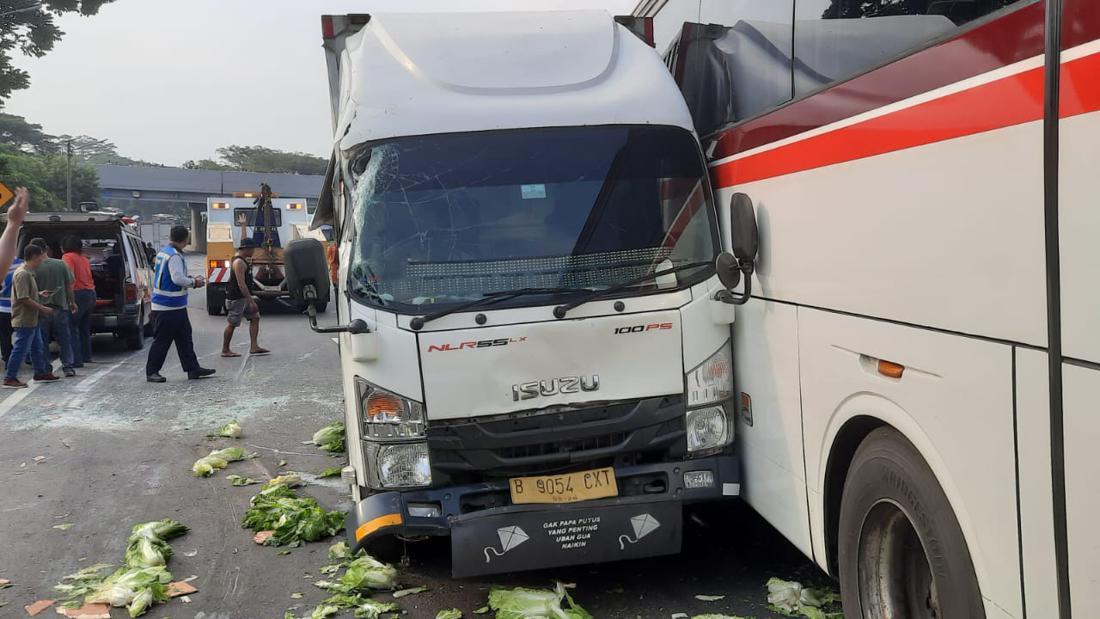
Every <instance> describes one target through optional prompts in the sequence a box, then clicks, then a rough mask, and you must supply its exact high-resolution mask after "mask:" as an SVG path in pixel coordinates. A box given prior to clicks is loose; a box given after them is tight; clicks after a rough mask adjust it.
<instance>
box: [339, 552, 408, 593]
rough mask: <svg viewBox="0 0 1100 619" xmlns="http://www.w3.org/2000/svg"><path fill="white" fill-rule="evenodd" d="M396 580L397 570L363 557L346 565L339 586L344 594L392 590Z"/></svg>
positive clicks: (371, 558)
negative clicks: (372, 590)
mask: <svg viewBox="0 0 1100 619" xmlns="http://www.w3.org/2000/svg"><path fill="white" fill-rule="evenodd" d="M396 579H397V570H396V569H394V567H393V566H392V565H387V564H385V563H382V562H381V561H379V560H377V559H375V558H374V557H372V556H370V555H364V556H362V557H359V558H357V559H355V560H354V561H352V562H351V563H349V564H348V569H347V571H346V572H344V575H343V576H341V577H340V585H341V586H342V587H343V589H344V591H345V592H352V591H366V590H368V589H393V587H394V583H395V581H396Z"/></svg>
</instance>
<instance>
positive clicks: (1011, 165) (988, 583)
mask: <svg viewBox="0 0 1100 619" xmlns="http://www.w3.org/2000/svg"><path fill="white" fill-rule="evenodd" d="M635 15H636V16H637V17H643V18H645V17H649V18H653V19H654V23H653V25H652V30H653V31H654V32H655V33H656V35H657V37H658V39H659V40H658V41H657V47H658V49H659V50H667V51H666V53H665V54H664V56H665V59H666V64H667V65H668V66H669V68H670V69H671V70H672V71H673V73H674V75H675V77H676V78H677V81H678V83H679V84H680V86H681V89H682V91H683V93H684V95H685V99H686V100H687V102H688V105H689V108H690V109H691V112H692V115H693V119H694V123H695V127H696V130H697V131H698V133H699V134H700V136H701V141H702V145H703V148H704V151H705V152H706V153H707V155H708V159H709V161H710V169H711V178H712V181H713V185H714V188H715V194H716V200H717V201H718V203H719V204H720V205H721V204H726V203H729V202H730V200H731V199H733V198H732V197H733V196H735V195H737V194H741V195H743V196H747V197H748V198H749V199H751V200H752V201H753V202H754V204H755V209H756V216H757V218H758V222H759V230H760V257H759V260H758V264H757V270H756V275H755V277H754V278H753V280H754V281H753V299H752V300H751V301H749V303H748V304H747V305H745V306H744V307H742V308H739V310H738V315H737V321H736V322H735V328H734V331H735V336H734V350H735V359H734V365H735V368H736V369H735V384H736V389H737V390H738V392H739V398H740V400H739V401H740V415H739V417H740V419H739V423H738V428H737V435H738V439H739V441H740V445H741V448H742V450H743V451H742V456H743V458H742V465H743V477H744V484H743V489H742V496H743V497H744V499H745V500H746V501H747V502H748V503H749V504H750V505H751V506H752V507H753V508H755V509H756V510H757V511H758V512H759V513H760V514H762V515H763V516H764V517H765V518H766V519H768V520H769V521H770V522H771V523H772V524H773V525H774V526H775V527H776V528H777V529H778V530H779V531H781V532H782V533H783V534H784V535H785V536H786V537H787V538H789V539H790V540H791V542H792V543H794V544H795V545H796V546H797V547H798V548H800V549H801V550H802V551H803V552H804V553H805V554H806V555H807V556H809V557H811V558H812V559H813V560H814V561H815V562H816V563H817V564H818V565H820V567H821V568H822V569H824V570H826V571H827V572H829V573H830V574H833V575H837V576H839V579H840V582H841V588H842V593H843V597H844V606H845V616H846V617H947V618H954V617H967V618H973V617H1017V618H1022V617H1031V618H1033V619H1046V618H1050V617H1062V618H1066V617H1070V616H1071V614H1072V615H1075V616H1077V617H1096V616H1098V614H1100V586H1098V584H1100V583H1098V582H1097V581H1098V579H1100V529H1098V528H1097V527H1096V526H1095V522H1096V514H1097V513H1098V512H1100V492H1098V491H1097V489H1096V487H1095V486H1093V485H1092V484H1093V482H1094V481H1095V480H1096V477H1097V473H1098V472H1100V466H1098V465H1097V462H1096V460H1095V458H1094V454H1093V451H1094V450H1095V449H1096V447H1097V445H1098V444H1100V410H1098V409H1100V405H1098V402H1100V327H1098V326H1097V323H1096V322H1095V321H1096V320H1097V319H1098V318H1100V286H1098V284H1097V277H1096V273H1097V271H1096V265H1097V264H1098V263H1100V243H1098V242H1097V239H1098V238H1100V167H1098V162H1100V3H1098V2H1096V1H1095V0H1047V1H1038V0H1030V1H1029V0H1018V1H1017V0H970V1H962V0H958V1H945V0H740V1H738V0H726V1H721V2H720V1H718V0H701V1H700V0H682V1H678V0H669V1H667V2H662V1H661V0H657V1H649V2H644V3H642V4H641V5H639V7H638V8H637V10H636V11H635ZM685 22H687V23H685ZM739 199H743V198H739ZM723 236H724V238H728V235H723Z"/></svg>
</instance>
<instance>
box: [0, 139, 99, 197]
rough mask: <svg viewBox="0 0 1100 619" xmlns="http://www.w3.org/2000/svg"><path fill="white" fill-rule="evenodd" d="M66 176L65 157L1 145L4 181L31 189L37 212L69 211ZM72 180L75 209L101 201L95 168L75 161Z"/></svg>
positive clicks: (0, 160)
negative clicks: (85, 203) (78, 205)
mask: <svg viewBox="0 0 1100 619" xmlns="http://www.w3.org/2000/svg"><path fill="white" fill-rule="evenodd" d="M65 173H66V161H65V156H64V155H55V154H36V153H27V152H23V151H21V150H18V149H16V148H14V147H12V146H10V145H0V178H2V179H4V184H6V185H9V186H13V187H20V186H25V187H26V188H27V189H29V190H30V192H31V201H32V203H33V204H34V210H36V211H60V210H64V209H65V181H66V179H65ZM72 179H73V205H74V206H75V205H77V204H80V203H81V202H91V201H95V200H98V199H99V175H98V174H97V173H96V170H95V167H93V166H91V165H88V164H86V163H80V162H78V161H74V162H73V166H72Z"/></svg>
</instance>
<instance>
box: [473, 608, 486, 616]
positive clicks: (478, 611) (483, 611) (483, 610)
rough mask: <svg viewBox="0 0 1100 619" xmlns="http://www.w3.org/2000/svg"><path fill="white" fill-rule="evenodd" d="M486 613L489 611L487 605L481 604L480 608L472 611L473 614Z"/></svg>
mask: <svg viewBox="0 0 1100 619" xmlns="http://www.w3.org/2000/svg"><path fill="white" fill-rule="evenodd" d="M488 613H489V607H488V606H482V607H481V608H479V609H477V610H475V611H474V614H475V615H485V614H488Z"/></svg>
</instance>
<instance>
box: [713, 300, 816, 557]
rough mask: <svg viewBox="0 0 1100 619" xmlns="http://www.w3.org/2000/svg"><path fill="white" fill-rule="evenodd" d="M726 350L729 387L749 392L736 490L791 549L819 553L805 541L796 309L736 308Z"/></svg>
mask: <svg viewBox="0 0 1100 619" xmlns="http://www.w3.org/2000/svg"><path fill="white" fill-rule="evenodd" d="M733 350H734V363H733V367H734V385H735V388H736V389H737V391H738V392H739V393H741V394H744V395H743V396H742V397H745V396H747V397H748V398H750V401H749V402H748V406H747V408H746V402H744V401H742V403H741V412H740V415H739V418H738V426H737V430H738V432H737V434H738V439H739V440H740V447H741V454H742V458H743V460H744V467H743V468H742V475H743V476H744V478H745V484H744V488H743V491H742V496H743V497H744V499H745V501H746V502H747V503H748V504H749V505H751V506H752V507H753V509H755V510H756V511H757V512H759V513H760V515H762V516H764V518H765V519H766V520H767V521H768V522H769V523H771V524H772V526H774V527H775V528H776V529H778V530H779V531H780V532H781V533H782V534H783V535H784V536H785V537H786V538H787V539H789V540H790V541H791V543H792V544H794V545H795V547H797V548H798V549H799V550H801V551H802V552H804V553H805V554H806V555H807V556H811V557H813V556H818V557H820V556H822V555H820V554H819V553H814V551H813V548H812V546H811V544H810V528H809V525H810V516H809V513H808V511H807V509H808V508H807V504H806V468H805V460H804V458H803V445H802V401H801V393H800V386H799V378H798V369H799V349H798V313H797V308H796V307H795V306H793V305H787V304H783V303H774V302H770V301H758V300H754V301H750V302H749V303H748V304H747V305H744V306H742V307H741V308H739V311H738V316H737V322H735V323H734V346H733ZM822 560H823V559H822Z"/></svg>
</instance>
